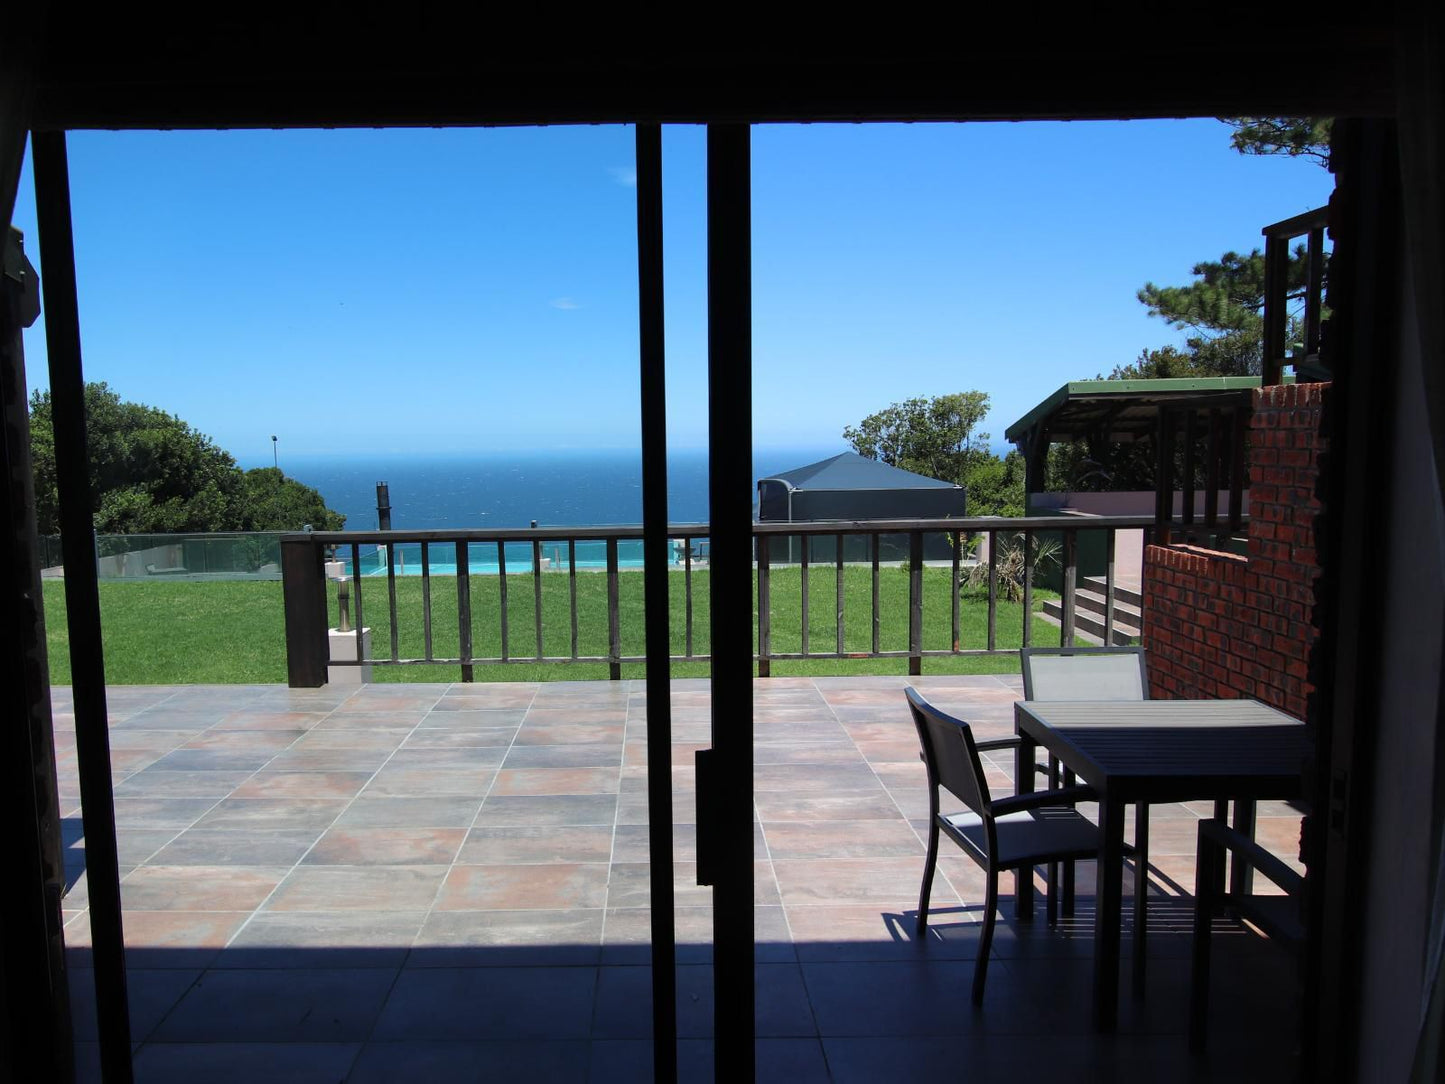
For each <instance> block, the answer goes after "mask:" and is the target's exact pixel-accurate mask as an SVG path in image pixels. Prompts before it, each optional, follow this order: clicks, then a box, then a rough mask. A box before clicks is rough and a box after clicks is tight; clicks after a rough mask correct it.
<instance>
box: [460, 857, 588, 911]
mask: <svg viewBox="0 0 1445 1084" xmlns="http://www.w3.org/2000/svg"><path fill="white" fill-rule="evenodd" d="M606 900H607V867H606V866H604V865H601V864H596V863H585V864H584V863H573V864H558V865H530V866H522V865H505V866H454V867H453V868H452V869H451V871H450V872H449V873H448V874H447V878H446V881H445V883H444V884H443V885H442V888H441V892H440V893H439V894H438V896H437V902H436V909H437V910H438V911H515V910H526V909H532V910H572V909H577V908H598V907H601V906H602V905H603V904H604V903H606Z"/></svg>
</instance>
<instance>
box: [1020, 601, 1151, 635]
mask: <svg viewBox="0 0 1445 1084" xmlns="http://www.w3.org/2000/svg"><path fill="white" fill-rule="evenodd" d="M1063 609H1064V607H1063V603H1062V602H1055V601H1053V600H1050V601H1048V602H1045V603H1044V608H1043V614H1042V616H1043V618H1044V620H1046V621H1048V622H1049V624H1051V625H1058V626H1060V627H1062V624H1063ZM1074 632H1075V634H1076V635H1078V636H1079V638H1080V639H1083V640H1087V641H1089V642H1091V643H1097V644H1102V643H1103V642H1104V615H1103V614H1093V613H1090V612H1089V611H1087V610H1081V609H1079V608H1077V607H1075V609H1074ZM1142 637H1143V632H1142V631H1141V629H1140V627H1139V626H1138V625H1131V624H1129V623H1128V622H1127V621H1121V620H1119V614H1118V611H1117V608H1116V610H1115V617H1114V637H1113V642H1114V644H1115V646H1121V645H1125V644H1128V643H1130V642H1131V641H1135V640H1139V639H1141V638H1142Z"/></svg>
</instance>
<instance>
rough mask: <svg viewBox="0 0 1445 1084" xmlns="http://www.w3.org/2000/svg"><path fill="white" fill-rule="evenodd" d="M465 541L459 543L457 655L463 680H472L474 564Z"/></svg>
mask: <svg viewBox="0 0 1445 1084" xmlns="http://www.w3.org/2000/svg"><path fill="white" fill-rule="evenodd" d="M469 556H470V554H469V550H468V548H467V544H466V543H465V542H458V543H457V657H458V658H460V659H461V660H462V680H463V681H471V680H472V677H473V671H472V566H471V561H470V560H469Z"/></svg>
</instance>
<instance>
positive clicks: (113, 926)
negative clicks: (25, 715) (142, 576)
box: [31, 132, 133, 1084]
mask: <svg viewBox="0 0 1445 1084" xmlns="http://www.w3.org/2000/svg"><path fill="white" fill-rule="evenodd" d="M31 147H32V149H33V151H34V154H35V211H36V219H37V221H38V223H39V226H40V262H41V264H42V265H43V266H44V267H45V282H44V285H43V289H44V296H45V338H46V343H47V346H48V349H49V353H50V401H51V408H52V411H53V418H54V427H55V467H56V476H57V477H56V481H57V488H58V490H59V497H60V539H61V547H62V552H63V554H64V558H65V571H66V576H65V609H66V616H67V620H68V621H69V626H70V673H71V684H72V687H73V690H74V698H75V746H76V761H77V765H78V767H79V770H80V801H81V807H82V809H83V821H84V829H85V866H86V881H87V884H88V886H89V891H90V939H91V946H92V948H91V953H92V959H93V964H94V968H95V1000H96V1012H97V1021H96V1025H97V1031H98V1034H99V1038H100V1072H101V1079H102V1080H104V1081H105V1082H106V1084H128V1082H129V1081H131V1080H132V1079H133V1074H132V1069H131V1059H130V1007H129V1002H128V1001H127V998H126V976H125V938H124V935H123V932H122V928H121V908H120V863H119V861H118V859H117V856H116V840H115V795H114V793H113V789H112V786H111V775H110V731H109V725H110V724H109V714H108V712H107V709H106V702H105V652H104V647H103V645H102V642H101V635H100V585H99V583H98V580H97V577H96V565H95V562H96V552H95V534H94V520H93V518H92V517H93V512H94V510H93V509H92V508H91V501H90V466H89V453H88V449H87V447H86V439H85V376H84V373H83V371H82V364H81V354H80V306H79V302H78V301H77V298H76V288H75V239H74V235H73V231H72V227H71V221H70V171H69V166H68V164H67V162H66V155H65V133H64V132H35V133H33V134H32V135H31Z"/></svg>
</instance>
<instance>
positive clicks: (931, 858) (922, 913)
mask: <svg viewBox="0 0 1445 1084" xmlns="http://www.w3.org/2000/svg"><path fill="white" fill-rule="evenodd" d="M936 865H938V821H937V819H934V820H931V821H929V824H928V857H927V858H925V859H924V860H923V887H922V888H920V889H919V890H918V936H919V937H922V936H923V935H924V934H925V933H927V932H928V897H929V896H930V895H931V894H932V892H933V868H934V867H935V866H936Z"/></svg>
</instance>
